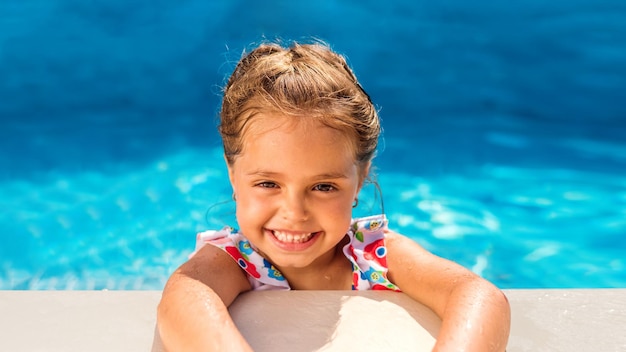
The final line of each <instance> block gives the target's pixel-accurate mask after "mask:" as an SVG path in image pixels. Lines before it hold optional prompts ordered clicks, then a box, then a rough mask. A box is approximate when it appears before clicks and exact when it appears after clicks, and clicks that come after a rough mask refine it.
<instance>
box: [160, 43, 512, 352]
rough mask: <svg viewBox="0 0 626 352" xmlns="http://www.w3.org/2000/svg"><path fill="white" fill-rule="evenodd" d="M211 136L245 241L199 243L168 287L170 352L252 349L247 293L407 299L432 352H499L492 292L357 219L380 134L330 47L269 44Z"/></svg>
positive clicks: (236, 234) (246, 60)
mask: <svg viewBox="0 0 626 352" xmlns="http://www.w3.org/2000/svg"><path fill="white" fill-rule="evenodd" d="M219 132H220V134H221V136H222V140H223V145H224V158H225V160H226V164H227V167H228V172H229V177H230V182H231V185H232V188H233V200H234V201H235V202H236V205H237V211H236V215H237V222H238V225H239V230H235V229H233V228H224V229H222V230H219V231H207V232H203V233H200V234H199V235H198V238H197V247H196V252H195V253H194V255H193V256H192V257H191V258H190V259H189V261H187V262H186V263H184V264H183V265H182V266H181V267H180V268H178V269H177V270H176V272H174V274H173V275H172V276H171V278H170V279H169V280H168V282H167V284H166V286H165V288H164V290H163V297H162V300H161V303H160V304H159V308H158V325H159V333H160V335H161V339H162V341H163V344H164V346H165V347H166V349H168V350H172V351H210V350H215V351H231V350H232V351H247V350H251V348H250V346H249V345H248V344H247V342H246V341H245V340H244V338H243V337H242V335H241V334H240V332H239V331H238V330H237V328H236V326H235V325H234V323H233V321H232V319H231V318H230V316H229V314H228V309H227V307H228V306H229V305H230V304H231V303H232V302H233V301H234V300H235V299H236V298H237V296H238V295H239V294H241V293H242V292H246V291H250V290H272V289H284V290H289V289H294V290H372V289H373V290H391V291H402V292H404V293H405V294H407V295H409V296H410V297H412V298H413V299H415V300H416V301H419V302H422V303H423V304H425V305H427V306H428V307H430V308H431V309H432V310H433V311H434V312H435V313H437V314H438V315H439V316H440V317H441V319H442V325H441V330H440V333H439V336H438V337H437V343H436V347H435V349H436V350H446V351H470V350H471V351H502V350H504V349H505V347H506V343H507V339H508V333H509V325H510V312H509V305H508V302H507V299H506V297H505V296H504V295H503V293H502V292H501V291H500V290H498V289H497V288H496V287H494V286H493V285H491V284H490V283H488V282H487V281H485V280H483V279H481V278H480V277H478V276H476V275H474V274H472V273H471V272H470V271H468V270H466V269H465V268H463V267H461V266H459V265H456V264H454V263H452V262H450V261H448V260H445V259H442V258H439V257H437V256H435V255H433V254H431V253H429V252H427V251H426V250H424V249H423V248H422V247H420V246H419V245H418V244H417V243H416V242H414V241H413V240H411V239H409V238H407V237H404V236H402V235H400V234H398V233H395V232H393V231H391V230H389V229H388V228H387V219H386V218H385V216H384V215H375V216H369V217H366V218H360V219H352V209H353V208H354V207H356V206H358V195H359V191H360V190H361V187H362V186H363V183H364V182H365V181H366V180H368V175H369V172H370V169H371V165H372V158H373V156H374V152H375V150H376V145H377V141H378V137H379V134H380V125H379V119H378V115H377V111H376V109H375V107H374V105H373V104H372V102H371V100H370V98H369V96H368V95H367V93H366V92H365V91H364V90H363V88H362V87H361V85H360V84H359V83H358V81H357V79H356V77H355V76H354V74H353V73H352V71H351V70H350V68H349V67H348V65H347V64H346V61H345V59H344V58H343V57H342V56H340V55H338V54H336V53H334V52H333V51H331V50H330V49H329V48H328V47H326V46H325V45H322V44H319V43H315V44H307V45H300V44H293V45H292V46H290V47H289V48H283V47H280V46H278V45H274V44H264V45H261V46H259V47H258V48H256V49H255V50H253V51H252V52H250V53H249V54H247V55H245V56H244V57H243V58H242V59H241V61H240V62H239V64H238V65H237V67H236V68H235V71H234V73H233V74H232V76H231V77H230V79H229V81H228V84H227V85H226V88H225V90H224V99H223V104H222V109H221V112H220V125H219Z"/></svg>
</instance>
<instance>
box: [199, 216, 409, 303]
mask: <svg viewBox="0 0 626 352" xmlns="http://www.w3.org/2000/svg"><path fill="white" fill-rule="evenodd" d="M386 228H387V219H386V218H385V216H384V215H374V216H368V217H364V218H358V219H353V221H352V225H351V226H350V229H349V230H348V232H347V233H346V235H347V236H348V237H349V238H350V241H349V243H348V244H346V245H345V246H344V247H343V253H344V255H345V256H346V258H348V260H350V262H351V263H352V289H353V290H391V291H400V289H399V288H398V287H397V286H396V285H394V284H393V283H391V281H389V280H388V279H387V247H386V246H385V237H384V235H385V233H384V230H385V229H386ZM207 243H208V244H212V245H214V246H217V247H219V248H221V249H223V250H224V251H225V252H227V253H228V254H229V255H230V256H231V257H232V258H233V259H234V260H235V261H237V263H238V264H239V266H240V267H241V268H242V269H243V270H244V271H245V272H246V274H247V275H248V280H249V281H250V284H251V285H252V289H253V290H290V289H291V288H290V287H289V283H288V282H287V280H285V277H284V276H283V275H282V274H281V273H280V272H279V271H278V270H277V269H276V268H275V267H274V266H273V265H272V263H270V262H269V261H268V260H267V259H265V258H264V257H262V256H261V254H259V253H258V252H257V251H255V250H254V248H253V247H252V245H251V244H250V242H249V241H248V239H247V238H246V237H245V236H244V235H243V234H241V233H240V232H239V231H237V230H235V229H233V228H231V227H224V228H223V229H221V230H219V231H204V232H201V233H198V235H197V236H196V252H197V251H198V250H199V249H200V248H202V247H203V246H204V245H206V244H207ZM194 253H195V252H194ZM192 255H193V254H192Z"/></svg>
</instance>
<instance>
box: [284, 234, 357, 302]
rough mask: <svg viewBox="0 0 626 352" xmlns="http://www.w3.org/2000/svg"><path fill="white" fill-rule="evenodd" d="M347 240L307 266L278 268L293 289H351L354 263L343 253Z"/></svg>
mask: <svg viewBox="0 0 626 352" xmlns="http://www.w3.org/2000/svg"><path fill="white" fill-rule="evenodd" d="M344 245H345V241H341V242H340V243H339V244H337V246H335V248H334V250H331V251H329V252H328V253H326V254H325V255H323V256H322V257H320V258H318V260H316V261H315V262H314V263H312V264H311V265H309V266H307V267H306V268H278V270H279V271H280V272H281V273H282V274H283V276H285V278H286V279H287V282H289V286H290V287H291V288H292V289H293V290H350V289H351V287H352V263H350V261H349V260H348V258H346V256H345V255H344V254H343V246H344Z"/></svg>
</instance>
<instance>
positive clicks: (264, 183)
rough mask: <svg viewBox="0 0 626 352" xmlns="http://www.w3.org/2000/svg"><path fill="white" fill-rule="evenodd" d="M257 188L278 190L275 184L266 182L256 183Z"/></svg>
mask: <svg viewBox="0 0 626 352" xmlns="http://www.w3.org/2000/svg"><path fill="white" fill-rule="evenodd" d="M257 186H258V187H261V188H278V185H277V184H275V183H274V182H268V181H265V182H260V183H257Z"/></svg>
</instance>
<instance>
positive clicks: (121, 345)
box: [0, 289, 626, 352]
mask: <svg viewBox="0 0 626 352" xmlns="http://www.w3.org/2000/svg"><path fill="white" fill-rule="evenodd" d="M504 291H505V293H506V295H507V296H508V297H509V301H510V302H511V308H512V324H511V336H510V339H509V345H508V348H507V351H512V352H515V351H626V334H624V328H625V327H626V289H547V290H546V289H532V290H504ZM160 295H161V292H160V291H0V351H91V352H97V351H150V350H153V351H159V350H160V346H159V344H158V336H157V338H156V339H155V334H154V332H155V321H156V319H155V309H156V306H157V304H158V301H159V299H160ZM231 314H232V315H233V318H234V319H235V322H236V323H237V324H238V326H239V327H240V329H241V330H242V332H243V333H244V336H246V338H247V339H248V340H249V341H250V342H251V344H252V345H253V347H254V348H255V350H256V351H270V350H271V351H283V350H284V351H287V350H289V351H294V350H295V351H316V350H319V351H321V350H324V351H333V350H336V351H341V350H345V349H346V347H350V350H366V351H374V350H379V349H380V348H381V346H385V349H384V350H419V349H416V348H418V347H419V348H421V349H422V350H428V348H429V346H431V345H432V343H433V342H434V337H433V336H434V335H435V334H436V331H437V329H438V327H439V319H438V318H437V317H436V316H434V314H433V313H432V312H431V311H430V310H428V309H427V308H425V307H423V306H421V305H420V304H417V303H416V302H413V301H412V300H410V299H408V297H406V296H404V295H403V294H397V293H392V292H377V291H361V292H360V293H354V292H350V291H289V292H276V291H274V292H252V293H248V294H245V295H242V296H241V297H240V298H238V300H237V301H236V302H235V304H234V305H233V306H232V307H231ZM303 331H304V333H303ZM154 341H156V343H155V344H154V346H153V342H154ZM394 345H395V347H393V346H394ZM418 345H419V346H418ZM416 346H417V347H416ZM420 346H421V347H420Z"/></svg>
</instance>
